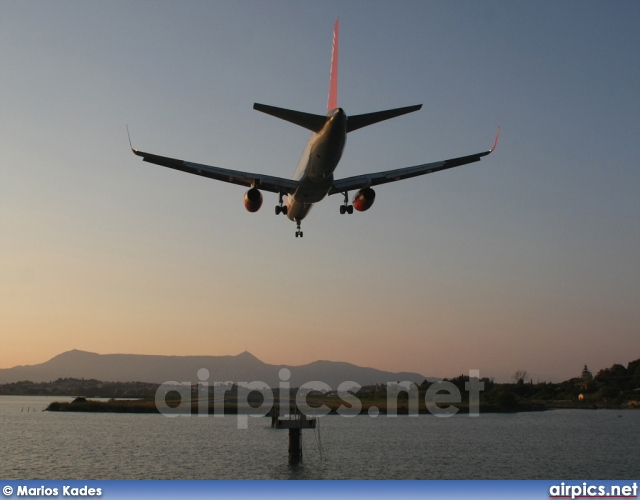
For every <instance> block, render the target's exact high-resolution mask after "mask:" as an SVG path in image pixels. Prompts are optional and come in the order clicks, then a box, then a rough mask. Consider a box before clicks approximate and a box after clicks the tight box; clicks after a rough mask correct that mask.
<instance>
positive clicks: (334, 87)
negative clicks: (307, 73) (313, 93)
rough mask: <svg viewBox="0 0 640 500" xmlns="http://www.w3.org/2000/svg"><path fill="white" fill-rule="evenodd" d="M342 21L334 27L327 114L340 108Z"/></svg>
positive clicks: (337, 20) (338, 21) (337, 22)
mask: <svg viewBox="0 0 640 500" xmlns="http://www.w3.org/2000/svg"><path fill="white" fill-rule="evenodd" d="M339 23H340V19H336V24H334V26H333V47H332V49H331V76H330V77H329V102H328V103H327V113H329V112H330V111H332V110H334V109H336V108H337V107H338V25H339Z"/></svg>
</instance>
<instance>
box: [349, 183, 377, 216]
mask: <svg viewBox="0 0 640 500" xmlns="http://www.w3.org/2000/svg"><path fill="white" fill-rule="evenodd" d="M375 199H376V192H375V191H374V190H373V189H371V188H370V187H367V188H364V189H361V190H360V191H358V192H357V193H356V195H355V196H354V197H353V202H352V203H353V208H355V209H356V210H357V211H358V212H364V211H365V210H369V209H370V208H371V205H373V202H374V201H375Z"/></svg>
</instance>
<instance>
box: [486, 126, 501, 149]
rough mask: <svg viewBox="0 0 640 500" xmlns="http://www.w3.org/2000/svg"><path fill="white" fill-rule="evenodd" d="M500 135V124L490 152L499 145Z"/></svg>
mask: <svg viewBox="0 0 640 500" xmlns="http://www.w3.org/2000/svg"><path fill="white" fill-rule="evenodd" d="M499 136H500V125H498V131H497V132H496V140H495V141H493V147H492V148H491V149H490V150H489V153H491V152H493V150H494V149H496V147H498V137H499Z"/></svg>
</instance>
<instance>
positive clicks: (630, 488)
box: [549, 482, 638, 499]
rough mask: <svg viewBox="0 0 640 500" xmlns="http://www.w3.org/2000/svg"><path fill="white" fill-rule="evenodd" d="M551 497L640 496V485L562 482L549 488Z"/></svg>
mask: <svg viewBox="0 0 640 500" xmlns="http://www.w3.org/2000/svg"><path fill="white" fill-rule="evenodd" d="M549 498H571V499H575V498H638V485H637V484H636V483H632V484H625V485H619V484H612V485H609V486H607V485H604V484H589V483H586V482H584V483H582V484H565V483H560V484H557V485H553V486H551V487H550V488H549Z"/></svg>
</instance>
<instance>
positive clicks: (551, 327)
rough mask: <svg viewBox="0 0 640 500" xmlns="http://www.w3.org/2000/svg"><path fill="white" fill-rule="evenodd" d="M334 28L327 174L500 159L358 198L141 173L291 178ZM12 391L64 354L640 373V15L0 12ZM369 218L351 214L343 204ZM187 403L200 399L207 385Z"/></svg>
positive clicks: (438, 6) (325, 74)
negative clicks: (338, 153) (378, 118)
mask: <svg viewBox="0 0 640 500" xmlns="http://www.w3.org/2000/svg"><path fill="white" fill-rule="evenodd" d="M336 18H340V68H339V75H340V78H339V98H338V102H339V105H340V106H341V107H342V108H344V110H345V112H346V113H347V115H349V114H360V113H368V112H372V111H378V110H383V109H389V108H394V107H400V106H408V105H413V104H420V103H422V104H423V108H422V110H421V111H419V112H417V113H412V114H410V115H407V116H402V117H399V118H395V119H393V120H389V121H387V122H383V123H379V124H376V125H373V126H371V127H367V128H365V129H362V130H359V131H356V132H353V133H352V134H349V136H348V140H347V146H346V149H345V154H344V156H343V158H342V161H341V163H340V165H339V166H338V168H337V170H336V172H335V177H336V178H342V177H349V176H353V175H357V174H363V173H367V172H376V171H380V170H386V169H391V168H400V167H406V166H411V165H416V164H420V163H426V162H431V161H437V160H443V159H446V158H453V157H457V156H464V155H468V154H472V153H478V152H481V151H486V150H487V149H489V148H490V147H491V145H492V144H493V138H494V135H495V131H496V128H497V126H498V125H500V127H501V135H500V143H499V145H498V148H497V150H496V151H495V152H494V153H493V154H491V155H490V156H488V157H486V158H483V160H482V161H481V162H479V163H474V164H471V165H466V166H462V167H458V168H455V169H451V170H447V171H444V172H439V173H435V174H431V175H427V176H423V177H417V178H414V179H409V180H405V181H401V182H397V183H393V184H387V185H384V186H379V187H378V188H376V193H377V197H376V202H375V204H374V205H373V207H372V208H371V209H370V210H369V211H367V212H365V213H356V214H354V215H351V216H341V215H340V214H339V210H338V209H339V206H340V204H341V203H342V197H341V196H339V195H338V196H331V197H328V198H326V199H325V200H324V201H323V202H321V203H320V204H318V205H317V206H316V207H315V208H314V209H313V211H312V212H311V213H310V215H309V217H308V218H307V219H305V220H304V221H303V224H302V228H303V230H304V238H303V239H300V238H295V236H294V235H295V224H294V223H292V222H291V221H289V220H288V219H286V218H285V217H282V216H279V217H276V216H274V212H273V207H274V206H275V205H276V204H277V196H276V195H274V194H271V193H264V198H265V202H264V205H263V207H262V209H261V210H260V211H259V212H258V213H255V214H250V213H248V212H247V211H246V210H245V209H244V207H243V203H242V198H243V195H244V192H245V191H246V188H243V187H241V186H235V185H231V184H226V183H222V182H217V181H213V180H209V179H205V178H202V177H198V176H194V175H189V174H186V173H183V172H178V171H173V170H170V169H167V168H163V167H161V166H157V165H152V164H149V163H143V162H142V161H141V159H140V158H138V157H135V156H134V155H132V154H131V151H130V149H129V143H128V140H127V132H126V128H125V125H126V124H128V126H129V129H130V130H131V138H132V141H133V145H134V147H136V148H139V149H140V150H142V151H149V152H153V153H156V154H160V155H164V156H170V157H175V158H182V159H185V160H190V161H194V162H199V163H205V164H210V165H215V166H219V167H225V168H231V169H236V170H244V171H250V172H260V173H265V174H270V175H275V176H280V177H291V176H292V175H293V171H294V170H295V167H296V165H297V163H298V160H299V157H300V154H301V152H302V149H303V147H304V144H305V142H306V140H307V138H308V131H306V130H304V129H302V128H300V127H296V126H295V125H292V124H290V123H287V122H284V121H282V120H278V119H276V118H273V117H270V116H267V115H264V114H262V113H258V112H256V111H254V110H253V109H252V106H253V103H254V102H260V103H265V104H269V105H273V106H279V107H285V108H290V109H296V110H300V111H307V112H310V113H316V114H323V113H325V111H326V101H327V93H328V84H329V64H330V56H331V30H332V28H333V23H334V21H335V19H336ZM0 102H1V103H2V104H1V109H2V112H1V114H0V368H9V367H13V366H16V365H25V364H36V363H41V362H44V361H46V360H48V359H50V358H51V357H53V356H55V355H57V354H59V353H61V352H63V351H67V350H70V349H81V350H86V351H91V352H97V353H102V354H109V353H135V354H164V355H235V354H238V353H240V352H242V351H245V350H248V351H250V352H251V353H253V354H254V355H255V356H257V357H258V358H260V359H261V360H263V361H265V362H267V363H274V364H290V365H298V364H305V363H308V362H311V361H315V360H318V359H326V360H333V361H347V362H350V363H354V364H357V365H361V366H371V367H375V368H379V369H384V370H391V371H414V372H419V373H421V374H424V375H426V376H440V377H449V376H456V375H458V374H460V373H468V371H469V370H470V369H479V370H480V374H481V376H488V377H495V378H496V379H497V380H500V381H507V380H509V379H510V377H511V375H512V374H513V373H514V372H515V371H516V370H527V371H528V374H529V376H530V377H531V378H532V379H533V380H534V381H537V380H540V381H543V380H549V381H560V380H564V379H567V378H569V377H574V376H578V375H579V374H580V372H581V370H582V367H583V365H584V364H585V363H586V364H587V365H588V366H589V367H590V368H591V369H592V370H593V371H594V372H595V371H597V370H598V369H600V368H604V367H608V366H610V365H612V364H613V363H622V364H625V365H626V364H627V363H628V362H629V361H632V360H634V359H637V358H639V357H640V2H637V1H635V0H634V1H624V0H621V1H616V2H605V1H602V2H596V1H587V2H583V1H580V2H578V1H565V2H555V1H554V2H551V1H549V2H544V1H532V2H511V1H483V2H476V1H457V2H444V1H442V2H428V1H411V2H409V1H407V2H403V1H398V2H395V1H394V2H390V1H388V2H381V1H350V2H341V1H327V2H310V1H307V2H298V1H268V2H262V1H238V2H231V1H228V2H214V1H180V2H163V1H103V2H83V1H53V2H35V1H9V0H0ZM352 194H353V193H352ZM194 379H195V374H194Z"/></svg>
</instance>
